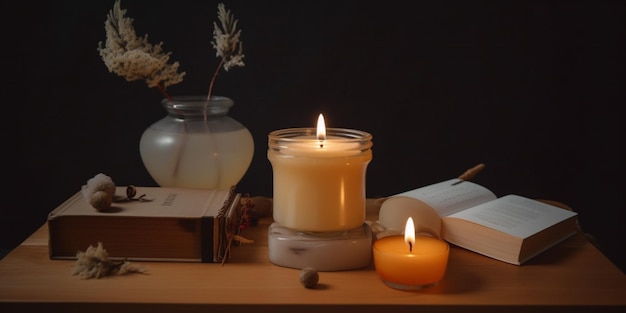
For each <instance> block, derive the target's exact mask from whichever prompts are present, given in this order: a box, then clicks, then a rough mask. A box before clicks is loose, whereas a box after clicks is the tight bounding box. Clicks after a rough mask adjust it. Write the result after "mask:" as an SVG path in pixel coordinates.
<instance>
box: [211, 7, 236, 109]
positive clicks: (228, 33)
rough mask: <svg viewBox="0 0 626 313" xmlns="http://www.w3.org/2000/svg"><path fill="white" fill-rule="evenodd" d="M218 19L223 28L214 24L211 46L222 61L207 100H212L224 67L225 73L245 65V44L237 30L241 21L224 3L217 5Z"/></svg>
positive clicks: (212, 79)
mask: <svg viewBox="0 0 626 313" xmlns="http://www.w3.org/2000/svg"><path fill="white" fill-rule="evenodd" d="M217 19H218V20H219V21H220V24H221V26H222V27H221V28H220V27H219V26H218V25H217V23H215V22H213V39H214V41H211V45H213V48H215V56H217V57H219V58H221V61H220V64H219V65H218V66H217V69H216V70H215V73H214V74H213V78H211V83H210V84H209V94H208V96H207V99H211V94H212V93H213V85H214V84H215V79H216V78H217V75H218V74H219V72H220V69H221V68H222V66H223V67H224V70H225V71H228V70H229V69H230V68H231V67H233V66H241V67H243V66H244V65H245V64H244V63H243V58H244V55H243V43H242V42H241V41H240V40H239V38H240V37H241V30H238V29H237V23H239V20H236V19H235V16H234V15H233V14H232V13H230V10H226V7H224V4H223V3H220V4H218V5H217Z"/></svg>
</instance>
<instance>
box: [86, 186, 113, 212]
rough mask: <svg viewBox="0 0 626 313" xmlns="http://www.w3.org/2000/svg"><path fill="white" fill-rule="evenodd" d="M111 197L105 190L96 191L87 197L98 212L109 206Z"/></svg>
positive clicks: (111, 200)
mask: <svg viewBox="0 0 626 313" xmlns="http://www.w3.org/2000/svg"><path fill="white" fill-rule="evenodd" d="M112 202H113V198H112V197H111V195H110V194H109V193H108V192H106V191H102V190H100V191H96V192H94V193H93V194H92V195H91V198H89V204H91V206H92V207H94V208H95V209H96V210H98V211H99V212H102V211H106V210H108V209H109V208H110V207H111V203H112Z"/></svg>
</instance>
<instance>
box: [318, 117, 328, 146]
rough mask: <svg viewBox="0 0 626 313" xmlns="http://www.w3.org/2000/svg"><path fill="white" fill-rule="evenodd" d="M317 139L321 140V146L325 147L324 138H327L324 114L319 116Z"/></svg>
mask: <svg viewBox="0 0 626 313" xmlns="http://www.w3.org/2000/svg"><path fill="white" fill-rule="evenodd" d="M317 139H318V140H319V141H320V148H322V147H324V140H326V124H325V123H324V115H322V114H320V115H319V116H318V117H317Z"/></svg>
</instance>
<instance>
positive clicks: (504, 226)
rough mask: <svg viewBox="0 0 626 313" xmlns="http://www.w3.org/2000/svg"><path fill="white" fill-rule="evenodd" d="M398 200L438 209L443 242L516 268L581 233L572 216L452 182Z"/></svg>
mask: <svg viewBox="0 0 626 313" xmlns="http://www.w3.org/2000/svg"><path fill="white" fill-rule="evenodd" d="M396 196H406V197H412V198H416V199H418V200H420V201H422V202H424V203H426V204H427V205H429V206H430V207H432V208H433V209H435V211H437V213H438V214H439V215H440V216H441V219H442V232H441V236H442V238H443V239H444V240H446V241H448V242H450V243H452V244H454V245H457V246H459V247H462V248H465V249H468V250H471V251H474V252H477V253H480V254H483V255H486V256H488V257H491V258H494V259H497V260H500V261H504V262H507V263H511V264H516V265H521V264H523V263H525V262H526V261H528V260H530V259H531V258H533V257H534V256H536V255H538V254H539V253H541V252H543V251H545V250H547V249H548V248H550V247H552V246H554V245H556V244H557V243H559V242H561V241H563V240H565V239H566V238H568V237H570V236H572V235H573V234H575V233H576V216H577V213H575V212H573V211H570V210H566V209H562V208H559V207H556V206H553V205H550V204H547V203H544V202H541V201H538V200H533V199H529V198H526V197H522V196H518V195H506V196H503V197H500V198H498V197H496V195H495V194H494V193H493V192H491V191H490V190H488V189H487V188H485V187H483V186H481V185H478V184H476V183H473V182H470V181H465V180H460V179H451V180H447V181H443V182H440V183H437V184H433V185H429V186H425V187H422V188H418V189H414V190H411V191H407V192H404V193H401V194H398V195H396Z"/></svg>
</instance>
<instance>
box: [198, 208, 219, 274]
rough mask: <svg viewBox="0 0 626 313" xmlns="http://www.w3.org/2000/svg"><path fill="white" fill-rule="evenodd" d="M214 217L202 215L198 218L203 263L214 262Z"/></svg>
mask: <svg viewBox="0 0 626 313" xmlns="http://www.w3.org/2000/svg"><path fill="white" fill-rule="evenodd" d="M214 223H215V218H214V217H212V216H203V217H202V218H201V219H200V248H201V251H200V253H201V261H202V262H203V263H212V262H216V260H215V258H214V254H213V251H214V249H215V239H216V238H215V236H214V235H213V234H214V225H215V224H214Z"/></svg>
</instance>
